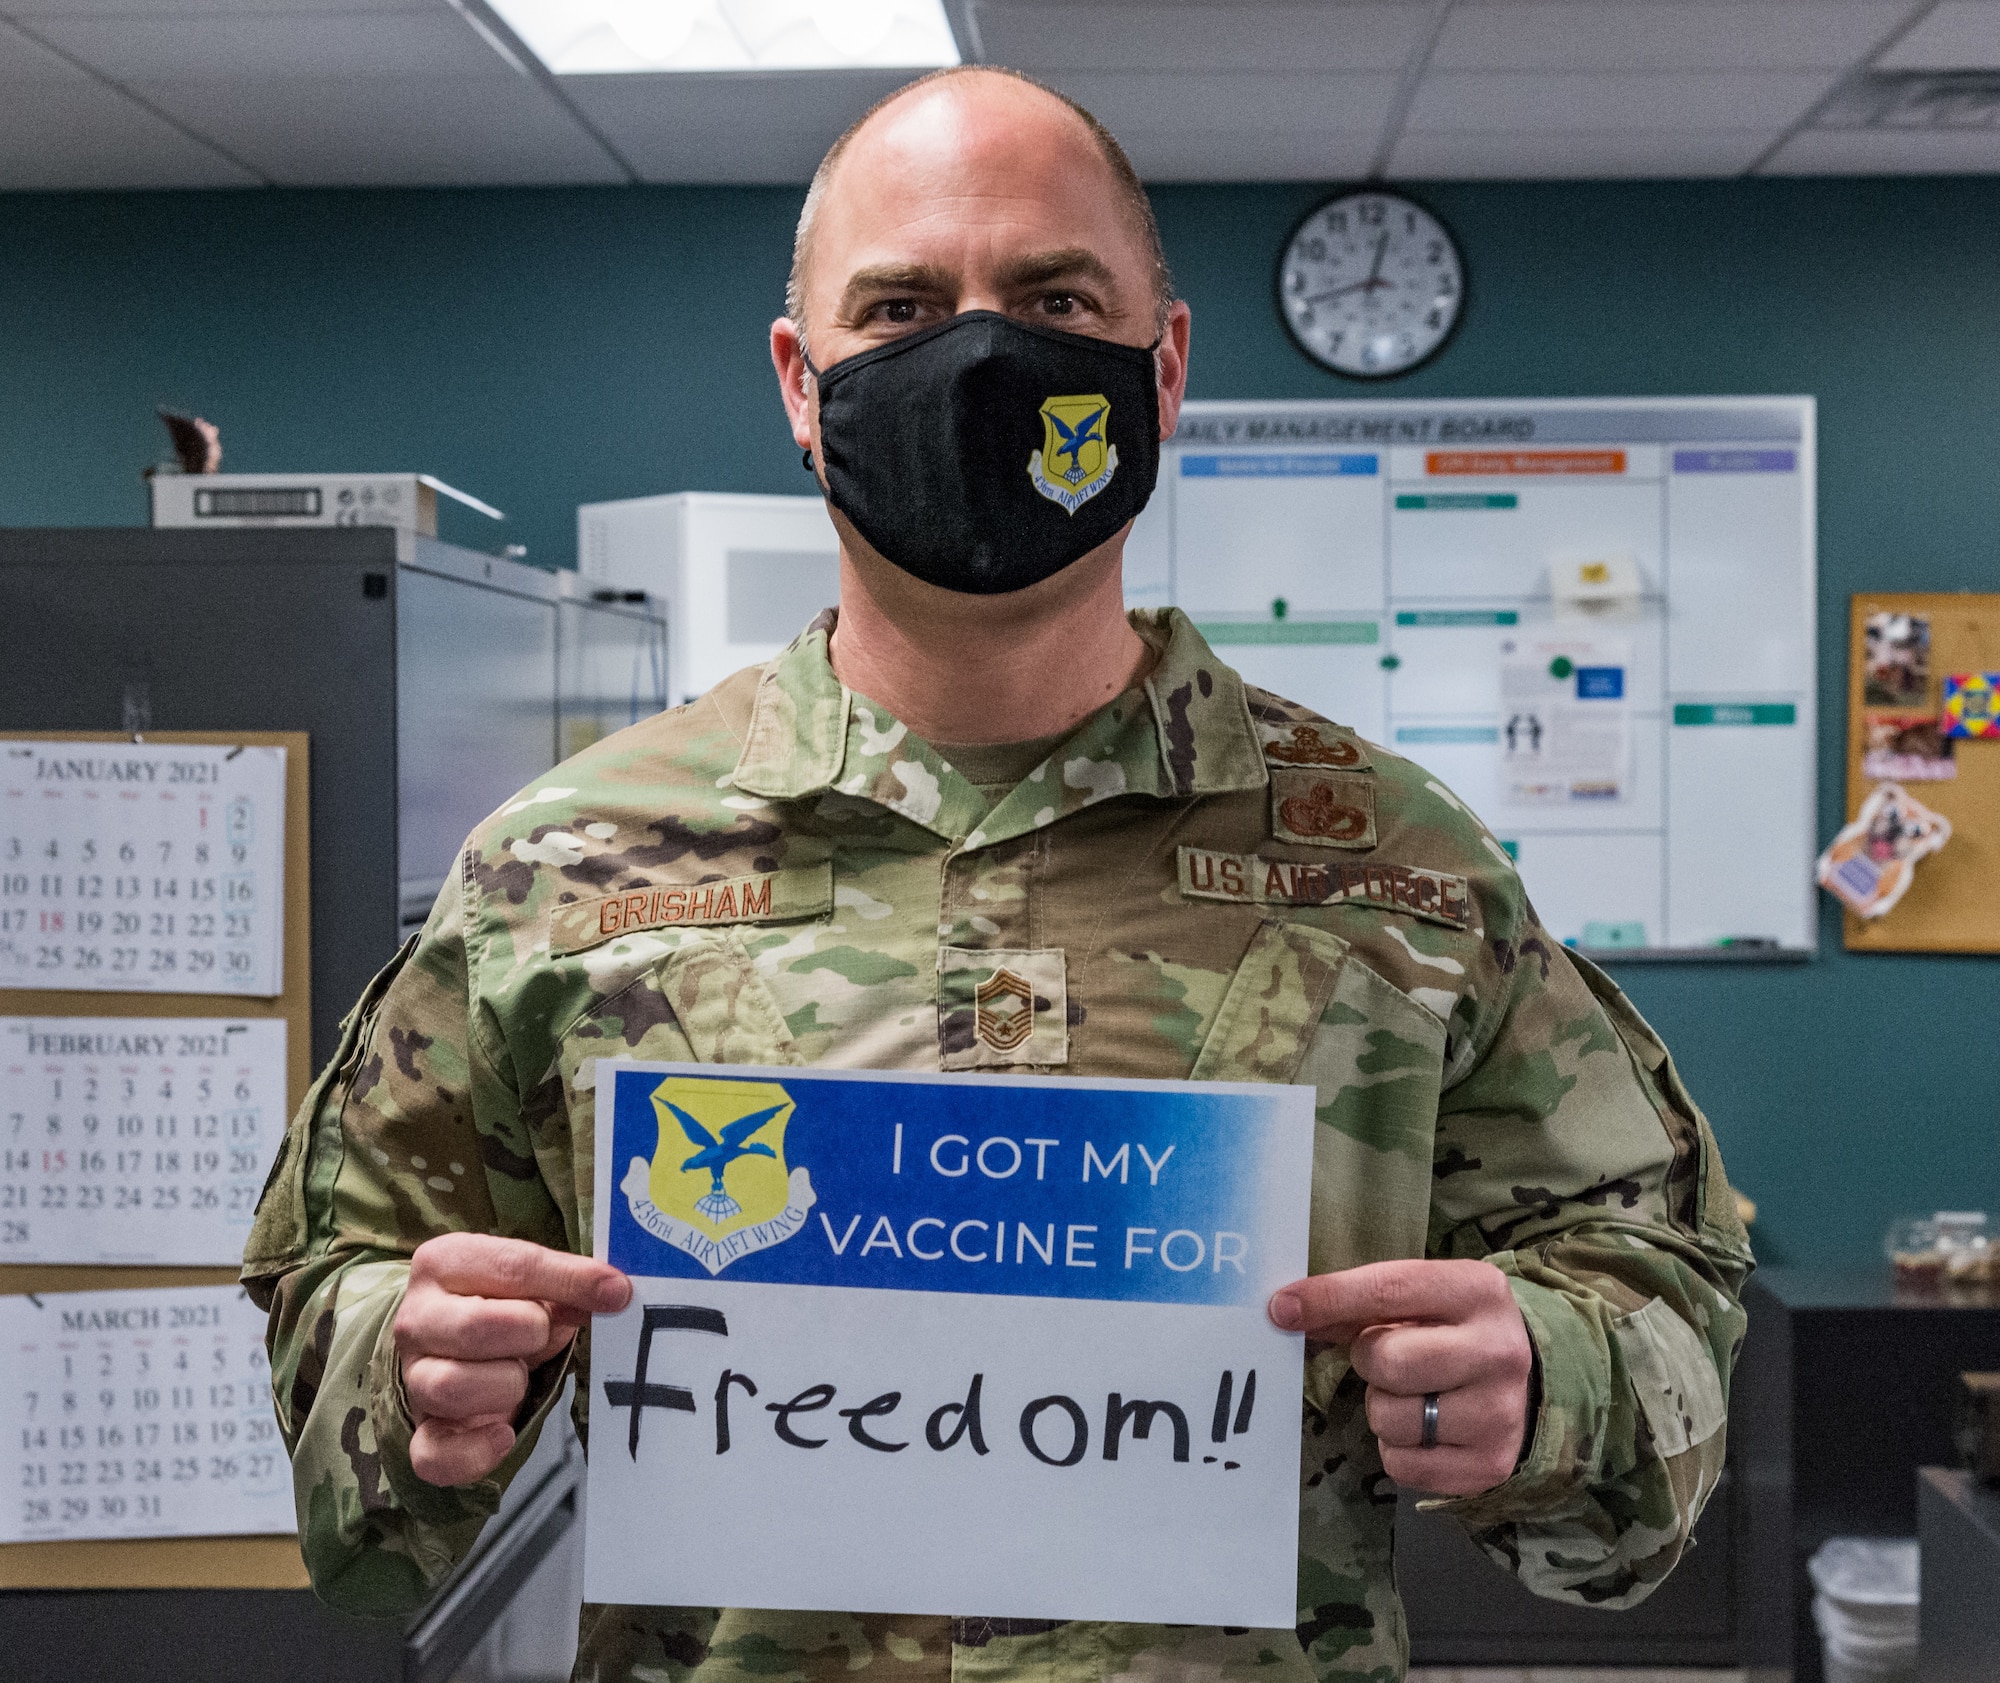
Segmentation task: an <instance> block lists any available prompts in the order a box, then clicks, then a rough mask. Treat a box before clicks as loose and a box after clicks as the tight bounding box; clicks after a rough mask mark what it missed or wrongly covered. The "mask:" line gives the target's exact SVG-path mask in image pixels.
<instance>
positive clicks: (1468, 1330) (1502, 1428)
mask: <svg viewBox="0 0 2000 1683" xmlns="http://www.w3.org/2000/svg"><path fill="white" fill-rule="evenodd" d="M1270 1313H1271V1320H1272V1321H1273V1323H1275V1324H1276V1325H1278V1326H1280V1327H1283V1328H1284V1329H1285V1330H1286V1331H1287V1332H1303V1333H1304V1334H1305V1335H1306V1336H1307V1337H1308V1338H1310V1339H1313V1340H1315V1341H1316V1342H1318V1343H1322V1344H1345V1345H1346V1346H1347V1347H1348V1350H1349V1352H1350V1355H1351V1358H1352V1360H1353V1362H1354V1370H1355V1372H1357V1373H1359V1374H1360V1375H1361V1377H1362V1378H1363V1379H1364V1380H1366V1381H1367V1382H1368V1424H1369V1425H1370V1426H1371V1427H1372V1428H1373V1429H1374V1432H1375V1436H1376V1438H1377V1439H1378V1440H1379V1441H1380V1443H1381V1445H1382V1465H1383V1468H1384V1469H1385V1470H1386V1471H1387V1472H1388V1474H1389V1476H1390V1477H1391V1478H1393V1479H1394V1480H1395V1481H1396V1482H1397V1483H1398V1484H1407V1485H1410V1486H1411V1487H1413V1488H1414V1489H1417V1490H1425V1491H1431V1492H1434V1493H1435V1494H1437V1495H1440V1496H1476V1495H1478V1494H1479V1493H1480V1492H1481V1491H1483V1490H1491V1489H1492V1488H1493V1487H1494V1486H1495V1485H1496V1484H1501V1483H1504V1482H1505V1481H1506V1480H1507V1479H1508V1478H1510V1477H1512V1476H1513V1472H1514V1468H1515V1466H1516V1464H1517V1463H1518V1462H1519V1460H1520V1458H1521V1450H1522V1446H1523V1444H1524V1442H1525V1440H1526V1434H1527V1430H1528V1426H1529V1420H1528V1382H1529V1378H1530V1375H1531V1374H1532V1373H1533V1370H1534V1361H1535V1353H1534V1345H1533V1344H1532V1343H1531V1342H1530V1341H1529V1338H1528V1328H1527V1323H1526V1322H1525V1321H1523V1320H1522V1319H1521V1310H1520V1307H1519V1305H1517V1304H1516V1303H1515V1301H1514V1294H1513V1292H1512V1291H1510V1290H1509V1289H1508V1286H1507V1276H1506V1275H1505V1274H1503V1273H1501V1272H1500V1270H1499V1269H1497V1268H1495V1267H1494V1266H1493V1264H1492V1263H1490V1262H1372V1263H1369V1264H1368V1265H1366V1266H1365V1267H1361V1268H1349V1269H1345V1270H1343V1271H1342V1272H1340V1273H1338V1274H1316V1275H1314V1276H1312V1277H1311V1278H1310V1279H1305V1280H1300V1281H1297V1282H1296V1283H1294V1284H1292V1285H1289V1286H1286V1287H1284V1288H1283V1289H1282V1290H1280V1291H1278V1292H1276V1293H1274V1294H1273V1296H1272V1298H1271V1305H1270ZM1431 1392H1435V1393H1436V1394H1437V1399H1438V1414H1437V1445H1436V1447H1435V1448H1432V1449H1425V1448H1422V1447H1421V1444H1422V1441H1423V1421H1424V1397H1425V1396H1426V1394H1428V1393H1431Z"/></svg>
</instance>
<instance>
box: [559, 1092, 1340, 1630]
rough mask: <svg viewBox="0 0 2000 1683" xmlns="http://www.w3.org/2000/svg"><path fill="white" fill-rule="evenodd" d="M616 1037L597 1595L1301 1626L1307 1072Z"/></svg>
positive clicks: (597, 1421)
mask: <svg viewBox="0 0 2000 1683" xmlns="http://www.w3.org/2000/svg"><path fill="white" fill-rule="evenodd" d="M595 1067H596V1083H597V1163H596V1171H597V1185H598V1186H599V1188H601V1189H602V1191H601V1194H600V1196H599V1198H598V1200H597V1206H596V1215H595V1235H594V1242H595V1248H596V1254H597V1255H598V1256H600V1257H605V1258H608V1259H609V1260H610V1261H611V1262H612V1263H614V1264H616V1265H617V1266H618V1267H620V1268H622V1269H623V1270H624V1271H625V1272H626V1273H628V1274H629V1275H631V1276H632V1277H633V1284H634V1294H633V1299H632V1303H631V1304H630V1306H629V1307H628V1308H627V1309H626V1310H625V1311H624V1312H623V1313H621V1314H618V1315H607V1316H599V1317H598V1318H597V1320H596V1322H595V1324H594V1327H593V1330H592V1335H591V1397H590V1430H591V1457H590V1474H589V1477H590V1490H589V1501H588V1503H587V1505H586V1510H585V1512H586V1520H585V1524H586V1532H585V1549H584V1594H585V1597H586V1599H588V1600H591V1601H600V1602H613V1603H638V1604H646V1603H652V1604H669V1605H679V1606H722V1607H776V1608H802V1609H803V1608H819V1609H833V1610H848V1611H857V1612H907V1613H955V1614H966V1613H969V1612H971V1611H972V1610H974V1609H976V1610H978V1611H979V1612H980V1613H983V1614H986V1615H990V1616H994V1617H1004V1618H1052V1619H1072V1618H1076V1619H1113V1620H1136V1621H1139V1622H1142V1623H1163V1622H1166V1623H1173V1622H1179V1623H1195V1624H1213V1625H1221V1624H1234V1625H1249V1626H1255V1627H1279V1628H1284V1629H1289V1628H1290V1627H1291V1625H1292V1624H1293V1623H1294V1621H1295V1619H1296V1590H1297V1573H1298V1559H1297V1550H1298V1455H1299V1402H1298V1399H1299V1391H1300V1385H1301V1383H1302V1375H1303V1361H1304V1344H1303V1341H1302V1340H1301V1339H1300V1338H1299V1337H1297V1336H1296V1335H1293V1334H1287V1333H1282V1332H1279V1331H1278V1330H1277V1329H1276V1328H1275V1327H1273V1326H1272V1325H1271V1324H1270V1322H1269V1321H1268V1320H1267V1319H1266V1317H1265V1313H1264V1305H1265V1302H1266V1300H1267V1298H1268V1297H1269V1295H1270V1293H1271V1292H1272V1291H1273V1290H1274V1289H1275V1288H1276V1287H1278V1286H1281V1285H1284V1284H1286V1283H1287V1282H1289V1281H1291V1280H1295V1279H1297V1278H1299V1277H1300V1276H1301V1275H1303V1274H1304V1272H1305V1268H1306V1228H1307V1219H1308V1209H1309V1198H1310V1191H1311V1171H1312V1132H1313V1111H1312V1089H1311V1088H1309V1087H1272V1086H1230V1085H1223V1084H1219V1083H1200V1084H1196V1083H1180V1082H1140V1081H1124V1082H1120V1081H1051V1080H1047V1079H1044V1078H1029V1077H1019V1078H1017V1077H1007V1076H951V1075H893V1074H873V1073H865V1072H859V1071H842V1070H802V1069H789V1068H788V1069H753V1068H730V1067H725V1066H717V1065H713V1064H709V1065H698V1064H632V1063H624V1062H617V1061H613V1060H608V1059H605V1060H599V1061H598V1063H597V1064H596V1066H595Z"/></svg>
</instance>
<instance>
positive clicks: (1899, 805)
mask: <svg viewBox="0 0 2000 1683" xmlns="http://www.w3.org/2000/svg"><path fill="white" fill-rule="evenodd" d="M1950 840H1951V820H1950V819H1949V818H1947V817H1945V816H1944V814H1943V813H1940V812H1933V811H1931V809H1930V808H1929V807H1927V806H1925V805H1924V804H1923V802H1921V801H1919V800H1918V799H1917V798H1916V797H1915V796H1914V795H1912V794H1911V793H1910V792H1909V791H1908V790H1907V789H1904V788H1902V787H1901V786H1899V785H1898V784H1894V783H1880V784H1877V785H1876V786H1875V788H1874V789H1872V790H1870V791H1869V794H1868V798H1867V799H1866V800H1865V801H1863V802H1862V803H1861V810H1860V811H1859V812H1858V813H1856V814H1855V815H1854V822H1853V823H1851V824H1848V825H1846V826H1845V827H1843V828H1842V830H1841V832H1840V834H1838V835H1837V836H1835V837H1834V838H1833V843H1832V845H1831V846H1830V847H1828V848H1827V850H1826V851H1825V852H1824V853H1822V854H1821V855H1820V856H1819V864H1818V866H1817V867H1816V868H1815V870H1814V873H1813V874H1814V876H1815V878H1816V879H1817V881H1818V883H1819V885H1820V887H1822V888H1824V889H1825V890H1826V891H1827V892H1828V893H1829V894H1831V895H1832V896H1833V897H1834V898H1835V899H1836V900H1838V901H1840V903H1841V904H1842V905H1844V906H1845V907H1846V908H1847V909H1848V910H1849V911H1851V912H1853V913H1854V914H1855V916H1857V917H1866V918H1876V917H1880V916H1882V914H1883V913H1884V912H1887V911H1889V910H1891V909H1892V908H1893V907H1894V906H1895V904H1896V902H1897V901H1898V900H1900V899H1902V897H1903V896H1904V895H1905V894H1907V893H1908V892H1909V888H1910V883H1911V880H1912V879H1913V878H1914V877H1915V875H1916V870H1917V863H1918V861H1919V860H1921V859H1923V858H1925V857H1926V856H1927V855H1929V854H1933V853H1935V852H1937V850H1938V849H1939V848H1941V847H1943V846H1944V844H1945V843H1946V842H1948V841H1950Z"/></svg>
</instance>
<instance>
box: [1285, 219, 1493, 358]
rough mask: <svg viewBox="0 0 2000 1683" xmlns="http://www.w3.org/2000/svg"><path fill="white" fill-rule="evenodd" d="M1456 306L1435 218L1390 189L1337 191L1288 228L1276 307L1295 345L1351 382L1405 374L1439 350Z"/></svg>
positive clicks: (1451, 270)
mask: <svg viewBox="0 0 2000 1683" xmlns="http://www.w3.org/2000/svg"><path fill="white" fill-rule="evenodd" d="M1464 303H1465V263H1464V260H1463V259H1462V258H1461V257H1460V256H1459V254H1458V246H1457V244H1456V243H1455V242H1454V241H1453V240H1452V237H1451V235H1450V233H1449V232H1448V231H1447V230H1446V228H1445V225H1444V224H1443V223H1442V222H1440V221H1439V220H1438V219H1437V218H1436V217H1435V216H1433V215H1431V213H1430V212H1429V211H1427V210H1425V209H1424V207H1423V206H1422V205H1420V204H1415V203H1413V202H1412V201H1411V200H1409V199H1406V198H1404V197H1402V196H1401V195H1400V194H1397V193H1378V192H1372V191H1370V192H1360V193H1343V194H1342V195H1341V196H1340V197H1338V198H1334V199H1329V200H1327V202H1326V203H1325V204H1323V205H1320V206H1319V207H1318V208H1317V209H1315V210H1313V211H1312V212H1310V213H1309V214H1308V215H1307V216H1306V218H1305V219H1304V220H1303V221H1302V222H1300V223H1299V225H1298V226H1297V227H1296V228H1295V229H1293V231H1292V237H1291V238H1290V239H1289V240H1288V241H1286V243H1285V249H1284V251H1283V253H1282V254H1281V255H1280V257H1279V259H1278V313H1279V314H1280V315H1281V316H1283V317H1284V320H1285V326H1286V327H1287V328H1288V329H1289V330H1290V331H1291V335H1292V338H1293V339H1294V340H1296V341H1297V342H1298V346H1299V349H1300V350H1302V351H1304V352H1305V353H1306V355H1307V356H1309V357H1311V358H1312V359H1313V361H1315V362H1317V363H1319V364H1321V365H1322V366H1324V367H1327V368H1331V369H1332V370H1333V371H1334V372H1335V373H1336V374H1345V375H1347V376H1348V377H1349V378H1350V379H1355V380H1385V379H1388V378H1389V377H1390V376H1391V375H1395V374H1407V373H1408V372H1409V371H1410V370H1411V369H1413V368H1416V367H1418V366H1419V365H1420V364H1422V363H1425V362H1428V361H1429V360H1430V359H1431V358H1432V357H1434V356H1435V355H1437V353H1438V352H1439V351H1440V350H1442V349H1443V348H1444V342H1445V341H1446V340H1447V339H1449V338H1450V337H1451V331H1452V329H1453V328H1454V327H1456V326H1457V325H1458V317H1459V312H1460V310H1461V308H1462V307H1463V306H1464Z"/></svg>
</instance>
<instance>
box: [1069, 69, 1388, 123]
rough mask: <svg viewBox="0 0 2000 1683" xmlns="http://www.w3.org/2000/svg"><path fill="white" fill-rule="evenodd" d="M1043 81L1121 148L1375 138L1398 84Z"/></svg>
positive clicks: (1152, 78) (1169, 78)
mask: <svg viewBox="0 0 2000 1683" xmlns="http://www.w3.org/2000/svg"><path fill="white" fill-rule="evenodd" d="M1048 80H1049V83H1050V85H1051V86H1054V87H1057V88H1060V89H1061V90H1062V91H1063V92H1064V93H1066V94H1068V95H1069V96H1070V98H1071V99H1074V100H1076V101H1077V102H1078V103H1079V104H1081V105H1083V106H1084V107H1086V108H1087V109H1088V110H1089V111H1090V112H1091V114H1092V115H1093V116H1095V117H1096V118H1097V120H1098V121H1099V122H1101V123H1102V124H1103V125H1104V126H1105V127H1106V128H1108V129H1109V130H1110V131H1111V132H1112V133H1113V134H1115V135H1117V136H1118V138H1119V139H1120V140H1121V141H1123V140H1124V139H1125V138H1126V136H1127V134H1128V133H1136V132H1139V131H1141V130H1144V131H1147V132H1149V133H1156V134H1157V133H1178V132H1190V133H1211V134H1218V135H1242V136H1245V137H1247V138H1255V137H1259V136H1265V137H1268V136H1276V135H1282V134H1287V133H1290V132H1292V131H1293V130H1294V129H1297V130H1308V131H1317V132H1326V133H1348V134H1352V133H1357V132H1358V133H1362V134H1369V135H1374V134H1379V133H1380V132H1381V129H1382V125H1383V123H1384V122H1385V121H1386V120H1387V119H1388V115H1389V107H1390V104H1391V102H1392V101H1393V100H1394V99H1395V97H1396V78H1395V77H1394V76H1382V75H1375V76H1343V75H1337V74H1336V75H1325V74H1320V75H1289V74H1288V75H1280V74H1276V73H1271V72H1264V73H1259V72H1255V71H1248V70H1229V71H1217V72H1214V73H1212V74H1210V75H1206V76H1197V75H1189V74H1172V73H1167V74H1159V75H1147V74H1142V73H1128V74H1123V75H1120V74H1107V73H1095V74H1093V73H1081V74H1071V73H1067V72H1056V73H1052V74H1051V75H1050V76H1049V77H1048Z"/></svg>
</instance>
